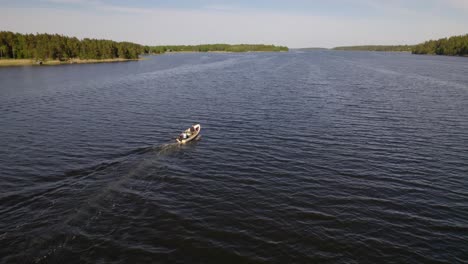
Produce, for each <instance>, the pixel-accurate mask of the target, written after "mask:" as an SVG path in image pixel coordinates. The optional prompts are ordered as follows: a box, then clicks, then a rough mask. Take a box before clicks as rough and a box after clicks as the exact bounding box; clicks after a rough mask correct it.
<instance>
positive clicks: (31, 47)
mask: <svg viewBox="0 0 468 264" xmlns="http://www.w3.org/2000/svg"><path fill="white" fill-rule="evenodd" d="M248 51H254V52H257V51H288V48H287V47H283V46H275V45H264V44H238V45H229V44H205V45H165V46H144V45H140V44H136V43H131V42H116V41H112V40H104V39H91V38H84V39H82V40H80V39H78V38H76V37H68V36H63V35H59V34H47V33H37V34H21V33H14V32H10V31H0V60H1V61H3V64H6V65H17V64H18V62H19V61H20V60H23V61H26V62H25V63H24V64H28V63H29V64H30V63H31V62H30V61H27V60H28V59H29V60H31V61H41V62H42V61H55V64H56V63H57V62H78V63H83V62H87V61H89V62H99V61H111V60H115V61H122V60H134V59H138V58H139V55H142V54H162V53H166V52H248ZM7 59H9V60H15V61H14V62H7ZM1 61H0V62H1Z"/></svg>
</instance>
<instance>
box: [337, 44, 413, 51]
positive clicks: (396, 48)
mask: <svg viewBox="0 0 468 264" xmlns="http://www.w3.org/2000/svg"><path fill="white" fill-rule="evenodd" d="M413 47H414V46H412V45H365V46H343V47H336V48H333V49H334V50H354V51H395V52H411V51H412V49H413Z"/></svg>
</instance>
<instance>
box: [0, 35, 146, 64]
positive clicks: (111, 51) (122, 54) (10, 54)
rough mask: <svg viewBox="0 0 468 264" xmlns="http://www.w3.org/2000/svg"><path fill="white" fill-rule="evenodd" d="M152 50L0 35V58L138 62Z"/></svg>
mask: <svg viewBox="0 0 468 264" xmlns="http://www.w3.org/2000/svg"><path fill="white" fill-rule="evenodd" d="M148 51H149V47H145V46H142V45H139V44H135V43H131V42H115V41H112V40H101V39H89V38H85V39H82V40H79V39H78V38H75V37H67V36H62V35H58V34H20V33H13V32H9V31H0V58H9V59H37V60H48V59H51V60H68V59H75V58H79V59H115V58H121V59H137V58H138V55H140V54H142V53H147V52H148Z"/></svg>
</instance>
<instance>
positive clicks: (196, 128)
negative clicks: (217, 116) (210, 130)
mask: <svg viewBox="0 0 468 264" xmlns="http://www.w3.org/2000/svg"><path fill="white" fill-rule="evenodd" d="M200 130H201V126H200V124H196V125H193V126H191V127H189V128H187V129H186V130H185V131H184V132H182V134H180V135H179V136H178V137H177V139H176V140H177V142H179V143H181V144H184V143H187V142H190V141H192V140H193V139H195V138H196V137H197V136H198V135H199V134H200Z"/></svg>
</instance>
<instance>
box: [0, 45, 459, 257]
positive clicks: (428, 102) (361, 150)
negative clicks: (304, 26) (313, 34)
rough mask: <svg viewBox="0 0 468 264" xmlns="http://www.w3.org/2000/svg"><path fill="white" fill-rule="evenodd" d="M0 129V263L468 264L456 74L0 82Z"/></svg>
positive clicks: (398, 65) (291, 58)
mask: <svg viewBox="0 0 468 264" xmlns="http://www.w3.org/2000/svg"><path fill="white" fill-rule="evenodd" d="M193 123H201V124H202V137H201V140H199V141H197V142H193V143H191V144H187V145H183V146H179V145H176V144H174V142H175V141H174V139H175V137H176V135H177V134H178V133H180V132H181V131H182V130H184V129H185V128H187V127H188V126H190V125H192V124H193ZM0 128H1V131H0V146H1V148H0V171H1V174H0V191H1V192H0V263H148V262H157V263H246V262H249V263H255V262H258V263H263V262H272V263H314V262H333V263H381V262H386V263H431V262H434V263H463V262H464V263H466V262H468V60H467V59H466V58H451V57H434V56H416V55H414V56H413V55H410V54H396V53H391V54H390V53H366V52H333V51H314V52H298V51H295V52H289V53H244V54H203V53H200V54H172V55H163V56H156V57H149V59H148V60H144V61H138V62H128V63H114V64H93V65H65V66H56V67H19V68H1V69H0Z"/></svg>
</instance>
